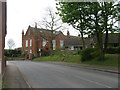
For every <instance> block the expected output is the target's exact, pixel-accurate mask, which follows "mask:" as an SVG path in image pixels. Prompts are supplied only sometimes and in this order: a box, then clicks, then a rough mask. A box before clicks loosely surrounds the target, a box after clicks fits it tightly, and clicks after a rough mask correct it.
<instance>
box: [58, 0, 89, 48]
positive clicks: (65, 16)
mask: <svg viewBox="0 0 120 90" xmlns="http://www.w3.org/2000/svg"><path fill="white" fill-rule="evenodd" d="M87 5H88V3H85V2H84V3H83V2H81V3H78V2H59V3H58V4H57V9H58V12H57V13H58V14H59V15H60V16H61V17H62V21H63V22H65V23H68V24H69V25H72V26H73V28H75V29H76V30H79V32H80V34H81V38H82V44H83V48H85V42H84V34H85V30H86V24H87V18H88V14H87V8H88V7H87Z"/></svg>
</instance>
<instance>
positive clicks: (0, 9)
mask: <svg viewBox="0 0 120 90" xmlns="http://www.w3.org/2000/svg"><path fill="white" fill-rule="evenodd" d="M5 35H6V2H4V1H0V75H4V72H5V59H4V47H5Z"/></svg>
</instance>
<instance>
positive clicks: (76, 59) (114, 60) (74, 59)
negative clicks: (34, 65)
mask: <svg viewBox="0 0 120 90" xmlns="http://www.w3.org/2000/svg"><path fill="white" fill-rule="evenodd" d="M105 58H106V60H105V61H97V60H91V61H85V62H81V56H80V55H73V54H70V53H56V54H55V55H52V56H45V57H39V58H35V59H33V61H46V62H47V61H51V62H70V63H82V64H90V65H103V66H115V67H118V54H106V55H105ZM88 59H89V58H88Z"/></svg>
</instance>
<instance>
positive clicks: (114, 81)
mask: <svg viewBox="0 0 120 90" xmlns="http://www.w3.org/2000/svg"><path fill="white" fill-rule="evenodd" d="M9 63H12V64H15V65H16V66H17V67H18V68H19V70H20V72H21V74H22V75H23V77H24V79H25V80H26V81H27V82H28V83H29V85H30V86H31V87H32V88H118V74H116V73H109V72H103V71H96V70H90V69H86V68H82V67H79V68H78V67H70V66H67V65H62V64H59V65H58V64H53V63H48V62H31V61H9V62H8V64H9Z"/></svg>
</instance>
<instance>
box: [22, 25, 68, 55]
mask: <svg viewBox="0 0 120 90" xmlns="http://www.w3.org/2000/svg"><path fill="white" fill-rule="evenodd" d="M53 33H54V40H53V39H52V44H53V50H56V49H57V47H61V48H62V47H64V39H65V38H67V36H65V35H64V34H63V33H62V32H61V31H55V32H53ZM50 38H51V30H46V29H42V28H37V26H35V27H31V26H29V27H28V29H27V31H26V33H25V34H24V31H22V51H23V52H24V51H27V52H28V55H29V57H30V55H31V54H33V55H34V56H41V55H42V51H43V50H46V51H48V50H50V47H51V45H50Z"/></svg>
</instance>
